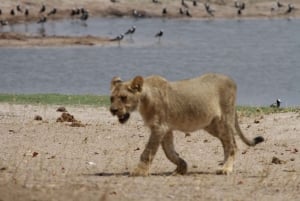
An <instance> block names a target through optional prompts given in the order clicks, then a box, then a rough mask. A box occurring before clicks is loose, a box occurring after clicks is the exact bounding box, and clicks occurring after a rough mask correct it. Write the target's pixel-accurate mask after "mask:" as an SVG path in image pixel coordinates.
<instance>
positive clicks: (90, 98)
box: [0, 94, 109, 106]
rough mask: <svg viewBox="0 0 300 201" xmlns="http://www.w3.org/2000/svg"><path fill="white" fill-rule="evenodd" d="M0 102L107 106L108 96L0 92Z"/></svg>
mask: <svg viewBox="0 0 300 201" xmlns="http://www.w3.org/2000/svg"><path fill="white" fill-rule="evenodd" d="M0 102H6V103H13V104H49V105H94V106H108V105H109V97H108V96H96V95H64V94H0Z"/></svg>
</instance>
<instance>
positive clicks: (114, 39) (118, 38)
mask: <svg viewBox="0 0 300 201" xmlns="http://www.w3.org/2000/svg"><path fill="white" fill-rule="evenodd" d="M123 38H124V34H120V35H118V36H117V37H115V38H112V39H110V41H121V40H122V39H123Z"/></svg>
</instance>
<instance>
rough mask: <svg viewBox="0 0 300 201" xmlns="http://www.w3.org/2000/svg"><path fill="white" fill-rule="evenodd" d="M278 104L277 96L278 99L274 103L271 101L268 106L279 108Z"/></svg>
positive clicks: (279, 101) (279, 102)
mask: <svg viewBox="0 0 300 201" xmlns="http://www.w3.org/2000/svg"><path fill="white" fill-rule="evenodd" d="M280 104H281V100H280V99H279V98H278V99H277V100H276V102H275V103H272V104H271V105H270V107H276V108H279V107H280Z"/></svg>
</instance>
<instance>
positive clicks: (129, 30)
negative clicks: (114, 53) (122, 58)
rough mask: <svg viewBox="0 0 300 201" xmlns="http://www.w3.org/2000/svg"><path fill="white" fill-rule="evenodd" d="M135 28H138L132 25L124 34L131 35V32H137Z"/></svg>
mask: <svg viewBox="0 0 300 201" xmlns="http://www.w3.org/2000/svg"><path fill="white" fill-rule="evenodd" d="M135 29H136V27H135V26H132V27H131V28H130V29H128V30H127V31H126V32H125V33H124V34H125V35H129V34H130V35H131V34H134V32H135Z"/></svg>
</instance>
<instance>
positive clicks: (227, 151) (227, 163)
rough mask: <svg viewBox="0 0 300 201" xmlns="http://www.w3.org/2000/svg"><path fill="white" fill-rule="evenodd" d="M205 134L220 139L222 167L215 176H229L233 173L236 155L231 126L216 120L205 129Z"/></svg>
mask: <svg viewBox="0 0 300 201" xmlns="http://www.w3.org/2000/svg"><path fill="white" fill-rule="evenodd" d="M205 130H206V131H207V132H209V133H210V134H212V135H213V136H215V137H217V138H219V139H220V141H221V143H222V145H223V150H224V162H223V167H222V168H221V169H219V170H217V174H229V173H231V172H232V171H233V164H234V159H235V153H236V142H235V139H234V135H233V130H232V125H229V123H228V122H226V121H224V120H222V119H219V118H216V119H214V120H213V121H212V123H211V124H210V125H209V126H208V127H206V128H205Z"/></svg>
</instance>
